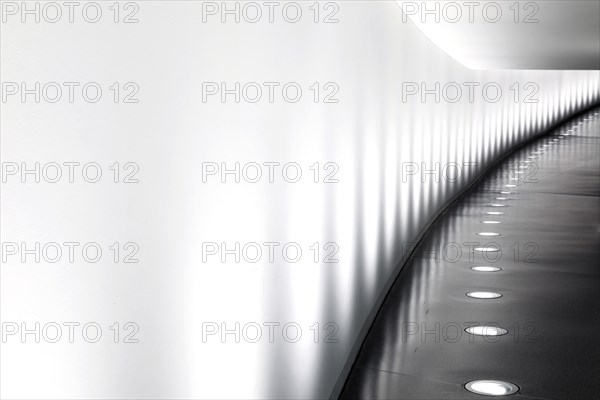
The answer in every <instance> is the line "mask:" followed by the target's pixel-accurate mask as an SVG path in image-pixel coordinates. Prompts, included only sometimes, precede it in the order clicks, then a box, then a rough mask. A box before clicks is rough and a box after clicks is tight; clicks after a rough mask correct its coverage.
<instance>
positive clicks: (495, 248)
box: [474, 247, 500, 253]
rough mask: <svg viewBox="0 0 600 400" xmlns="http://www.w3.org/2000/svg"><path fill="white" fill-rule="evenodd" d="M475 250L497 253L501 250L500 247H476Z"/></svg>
mask: <svg viewBox="0 0 600 400" xmlns="http://www.w3.org/2000/svg"><path fill="white" fill-rule="evenodd" d="M474 250H475V251H479V252H481V253H488V252H490V253H495V252H497V251H500V248H499V247H475V249H474Z"/></svg>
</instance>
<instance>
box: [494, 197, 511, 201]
mask: <svg viewBox="0 0 600 400" xmlns="http://www.w3.org/2000/svg"><path fill="white" fill-rule="evenodd" d="M496 200H509V198H508V197H496Z"/></svg>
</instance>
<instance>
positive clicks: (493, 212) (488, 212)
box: [485, 211, 504, 215]
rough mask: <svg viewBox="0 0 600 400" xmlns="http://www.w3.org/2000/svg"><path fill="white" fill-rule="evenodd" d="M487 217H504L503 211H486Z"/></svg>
mask: <svg viewBox="0 0 600 400" xmlns="http://www.w3.org/2000/svg"><path fill="white" fill-rule="evenodd" d="M485 214H486V215H504V213H503V212H502V211H486V212H485Z"/></svg>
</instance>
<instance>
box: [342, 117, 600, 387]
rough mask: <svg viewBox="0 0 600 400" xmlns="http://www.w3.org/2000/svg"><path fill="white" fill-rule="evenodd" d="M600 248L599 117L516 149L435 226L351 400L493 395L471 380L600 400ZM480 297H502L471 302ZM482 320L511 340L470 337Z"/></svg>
mask: <svg viewBox="0 0 600 400" xmlns="http://www.w3.org/2000/svg"><path fill="white" fill-rule="evenodd" d="M536 153H539V154H536ZM523 162H525V163H523ZM527 162H529V164H527ZM515 171H521V172H523V173H522V174H516V173H515ZM507 184H508V185H516V187H507V186H505V185H507ZM501 192H510V193H501ZM498 197H499V198H501V199H497V198H498ZM492 203H494V204H496V203H497V204H502V205H504V206H496V207H494V206H490V204H492ZM489 211H492V212H503V213H504V214H503V215H487V214H485V213H486V212H489ZM484 220H486V221H497V222H500V223H495V224H484V223H482V221H484ZM479 232H493V233H499V234H500V236H492V237H485V236H479V235H478V233H479ZM473 242H479V246H478V245H474V244H472V243H473ZM486 244H488V245H487V246H486ZM494 244H495V246H494ZM599 244H600V112H599V111H598V110H594V111H592V112H590V113H587V114H586V115H584V116H582V117H580V118H577V119H576V120H574V121H572V122H569V123H568V124H566V125H565V126H563V127H561V128H559V129H557V130H556V131H555V132H553V133H552V134H551V135H549V136H546V137H544V138H542V139H540V140H538V141H536V142H534V143H532V144H531V145H529V146H527V147H526V148H524V149H522V150H519V151H518V152H516V153H515V154H513V155H512V156H511V157H510V158H509V159H507V161H506V162H505V163H504V164H503V165H502V166H501V167H500V169H499V171H498V173H494V174H493V176H490V177H489V178H488V179H486V180H485V181H484V182H482V183H481V184H480V185H479V186H478V187H476V188H475V189H474V190H472V191H471V192H469V193H468V194H467V195H465V196H464V197H463V198H462V199H461V201H459V202H458V204H457V205H455V206H453V207H452V208H450V209H449V210H448V211H447V212H446V213H445V214H444V215H443V216H442V217H441V218H440V219H439V220H438V221H437V222H436V223H435V224H434V226H433V227H432V229H431V230H430V232H429V234H428V235H427V236H426V237H425V239H424V241H423V243H422V246H420V248H419V249H418V250H417V252H416V253H415V255H414V256H413V257H412V258H411V260H410V261H409V264H407V265H406V266H405V268H404V270H403V271H402V273H401V276H400V278H399V279H398V281H397V282H396V283H395V285H394V286H393V287H392V290H391V292H390V294H389V296H388V298H387V299H386V301H385V302H384V305H383V307H382V309H381V311H380V313H379V315H378V316H377V318H376V320H375V323H374V325H373V328H372V330H371V332H370V333H369V335H368V336H367V339H366V341H365V343H364V345H363V348H362V350H361V352H360V354H359V356H358V359H357V361H356V363H355V365H354V367H353V369H352V372H351V374H350V377H349V379H348V381H347V383H346V386H345V388H344V391H343V393H342V395H341V398H343V399H374V398H377V399H380V398H381V399H485V398H489V397H487V396H483V395H480V394H474V393H471V392H469V391H467V390H466V389H465V387H464V385H465V383H467V382H469V381H473V380H480V379H490V380H503V381H508V382H511V383H514V384H516V385H518V387H519V388H520V390H519V391H518V392H517V393H515V394H512V395H510V396H508V398H514V399H600V263H599V262H598V259H599V258H600V247H599ZM474 247H496V248H500V250H501V251H489V252H487V253H483V252H481V251H475V250H474ZM475 266H496V267H500V268H502V269H501V270H500V271H497V272H478V271H474V270H472V269H471V267H475ZM473 291H489V292H497V293H500V294H501V295H502V297H499V298H496V299H477V298H470V297H467V296H466V293H468V292H473ZM476 325H487V326H495V327H502V328H505V329H506V330H507V331H508V333H507V334H505V335H503V336H495V337H492V336H475V335H471V334H469V333H467V332H465V331H464V329H465V328H467V327H470V326H476Z"/></svg>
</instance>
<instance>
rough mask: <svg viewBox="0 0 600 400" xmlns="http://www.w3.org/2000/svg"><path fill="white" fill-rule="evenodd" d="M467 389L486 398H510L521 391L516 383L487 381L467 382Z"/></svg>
mask: <svg viewBox="0 0 600 400" xmlns="http://www.w3.org/2000/svg"><path fill="white" fill-rule="evenodd" d="M465 389H467V390H468V391H469V392H471V393H475V394H481V395H484V396H508V395H510V394H514V393H517V392H518V391H519V387H518V386H517V385H515V384H514V383H510V382H505V381H495V380H487V379H486V380H477V381H471V382H467V383H466V384H465Z"/></svg>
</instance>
